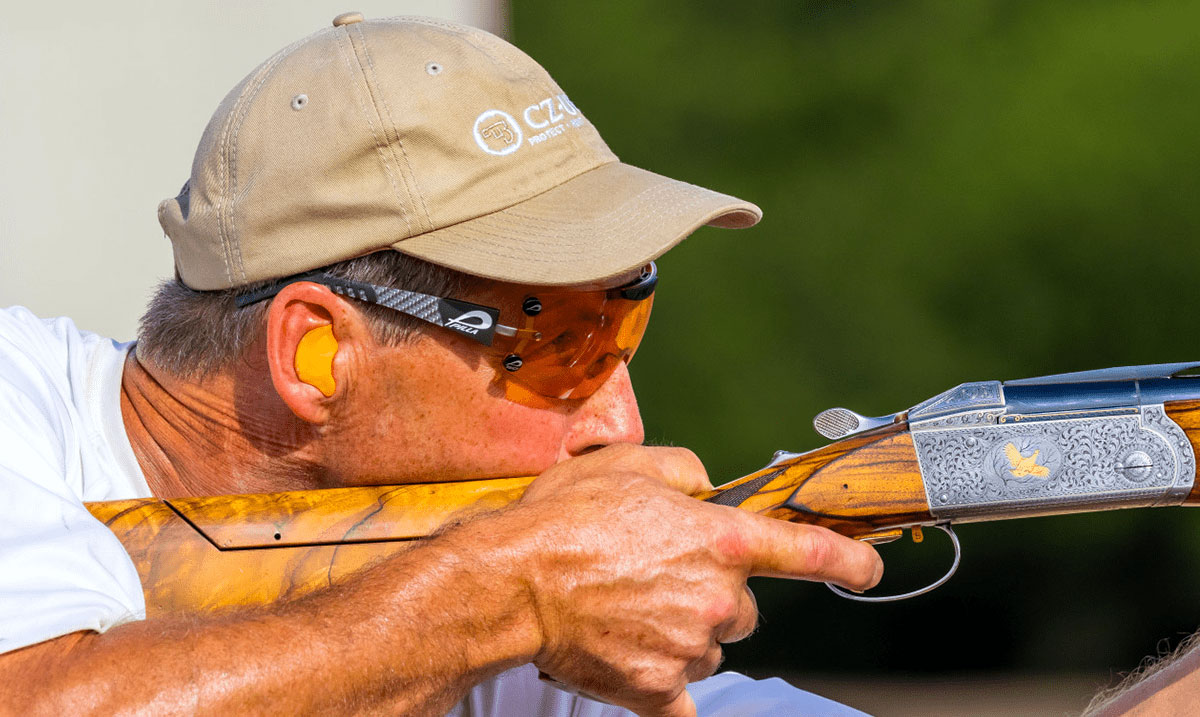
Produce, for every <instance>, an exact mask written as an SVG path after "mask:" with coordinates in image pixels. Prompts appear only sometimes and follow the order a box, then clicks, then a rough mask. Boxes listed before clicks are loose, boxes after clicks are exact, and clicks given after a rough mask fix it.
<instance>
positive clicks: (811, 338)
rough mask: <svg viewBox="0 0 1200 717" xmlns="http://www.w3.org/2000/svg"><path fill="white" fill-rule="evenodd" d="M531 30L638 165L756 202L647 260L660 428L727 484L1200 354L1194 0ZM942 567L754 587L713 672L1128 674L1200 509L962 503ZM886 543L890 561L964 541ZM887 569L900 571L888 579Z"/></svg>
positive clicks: (924, 557) (531, 12)
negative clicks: (1078, 380)
mask: <svg viewBox="0 0 1200 717" xmlns="http://www.w3.org/2000/svg"><path fill="white" fill-rule="evenodd" d="M511 24H512V37H513V41H514V42H515V43H516V44H517V45H519V46H520V47H522V48H523V49H524V50H525V51H526V52H528V53H529V54H531V55H532V56H533V57H535V58H536V59H538V60H539V61H540V62H541V63H542V64H544V65H545V66H546V67H547V68H549V69H550V70H551V72H552V73H553V74H554V76H555V78H556V79H557V80H558V81H559V83H560V84H561V85H562V86H563V88H564V89H565V90H566V91H567V92H568V93H569V94H570V96H571V99H572V100H573V101H574V102H575V104H577V105H578V106H579V107H580V108H581V109H582V110H583V111H584V113H585V114H586V115H587V116H588V117H589V118H590V119H591V120H592V121H593V122H594V123H595V124H596V125H597V126H598V127H599V128H600V130H601V132H602V133H603V134H604V136H605V138H606V139H607V141H608V142H609V144H610V146H611V147H612V148H613V149H614V150H615V151H616V152H617V154H618V155H620V156H621V158H622V159H623V160H624V161H626V162H630V163H632V164H637V165H640V166H644V167H647V168H649V169H653V170H655V171H658V172H661V173H663V174H667V175H670V176H674V177H678V178H681V179H685V180H688V181H691V182H694V183H697V184H701V185H705V186H709V187H712V188H715V189H720V190H722V191H726V192H729V193H732V194H735V195H738V196H741V197H745V198H747V199H750V200H752V201H755V202H757V203H758V204H759V205H760V206H762V208H763V209H764V210H765V214H766V217H765V219H764V221H763V223H762V224H761V225H759V226H758V227H756V228H754V229H752V230H748V231H740V232H729V231H723V230H716V229H702V230H700V231H699V232H697V234H696V235H695V236H693V237H692V238H691V239H690V240H689V241H687V242H685V243H684V244H683V245H682V246H681V247H680V248H678V249H676V250H674V251H673V252H671V253H670V254H669V255H668V256H667V257H666V258H664V259H663V260H662V261H661V262H660V268H661V271H662V277H663V278H662V283H661V285H660V286H661V289H660V293H659V295H658V300H657V303H656V306H655V320H654V322H653V323H652V327H651V333H650V336H649V337H648V339H647V341H646V343H645V344H644V345H643V349H642V351H641V353H640V354H639V356H638V360H637V361H635V362H634V364H633V367H632V369H633V375H634V381H635V386H637V388H638V390H639V397H640V401H641V406H642V411H643V415H644V417H645V421H646V429H647V438H648V440H650V441H652V442H659V443H671V444H676V445H682V446H687V447H689V448H692V449H693V450H695V451H696V452H697V453H698V454H699V455H700V457H701V458H702V459H703V460H704V461H705V463H706V464H707V466H708V468H709V471H710V473H711V475H712V476H713V478H714V480H715V481H716V482H721V481H724V480H728V479H730V478H733V477H736V476H739V475H742V474H745V473H748V472H750V471H752V470H754V469H757V468H759V467H761V466H762V465H763V464H765V463H766V462H767V460H768V459H769V458H770V455H771V453H772V451H774V450H775V449H778V448H786V449H789V450H807V449H810V448H815V447H817V446H818V445H821V443H822V440H821V439H820V438H819V437H818V436H817V435H816V434H815V433H814V432H813V431H812V429H811V424H810V419H811V417H812V416H813V415H814V414H816V413H817V412H818V411H820V410H822V409H824V408H828V407H830V406H834V405H843V406H847V407H849V408H853V409H855V410H858V411H860V412H862V413H866V414H869V415H878V414H883V413H890V412H892V411H896V410H901V409H905V408H907V407H909V406H912V405H914V404H916V403H918V402H919V401H921V400H923V399H925V398H927V397H929V396H932V395H933V394H935V393H938V392H940V391H942V390H944V389H946V388H949V387H951V386H953V385H955V384H957V383H960V382H963V381H969V380H985V379H1009V378H1019V377H1024V376H1033V375H1039V374H1047V373H1055V372H1060V371H1070V370H1077V369H1085V368H1095V367H1103V366H1115V365H1122V364H1137V363H1157V362H1164V361H1181V360H1187V359H1193V358H1200V347H1198V346H1197V341H1196V338H1195V337H1196V331H1195V329H1194V327H1195V326H1196V325H1197V323H1200V294H1198V293H1197V292H1195V291H1194V290H1193V284H1194V283H1195V281H1196V276H1197V272H1200V242H1198V241H1197V240H1196V238H1197V236H1198V235H1200V203H1197V202H1196V201H1195V199H1194V197H1195V195H1196V190H1197V187H1198V185H1200V163H1198V161H1197V160H1198V158H1200V134H1198V133H1197V131H1196V124H1197V122H1196V120H1197V117H1198V116H1200V43H1198V42H1197V41H1196V37H1197V35H1196V28H1197V27H1200V6H1198V5H1196V4H1194V3H1175V2H1163V3H1154V4H1150V3H1144V2H1128V1H1122V2H1117V1H1109V2H1099V1H1089V2H1056V3H1046V2H1012V1H1008V2H856V3H827V2H820V3H818V2H809V3H806V2H788V1H783V0H780V1H776V2H748V3H730V2H727V1H717V0H689V1H687V2H684V1H683V0H665V1H664V0H660V1H656V2H622V3H604V4H598V3H591V4H575V3H562V2H550V1H548V0H515V1H514V2H513V4H512V16H511ZM959 534H960V536H961V538H962V541H963V546H964V557H963V566H962V568H961V570H960V571H959V574H958V576H957V577H956V578H955V579H954V580H953V581H952V582H951V583H950V584H949V585H948V586H946V587H943V588H941V589H940V590H938V591H936V592H935V593H933V594H931V595H929V596H926V597H922V598H919V599H916V600H912V601H909V602H902V603H897V604H891V605H882V606H871V605H859V604H854V603H850V602H848V601H844V600H841V599H839V598H837V597H835V596H834V595H832V594H831V593H829V592H828V591H826V590H825V589H824V588H823V587H820V586H816V585H801V584H794V583H787V582H784V581H772V580H760V581H757V583H756V584H755V590H756V593H757V594H758V597H759V604H760V608H761V611H762V613H763V615H764V621H763V628H762V629H761V630H760V632H759V633H758V634H757V635H755V636H754V637H752V638H751V639H749V640H747V641H745V642H743V643H740V644H738V645H734V646H730V647H729V649H728V655H729V658H728V662H727V667H730V668H733V669H740V670H743V671H747V672H751V673H754V674H761V673H763V672H764V671H768V670H784V671H793V672H802V671H822V672H837V671H855V672H859V673H861V672H864V671H879V672H888V673H895V672H928V673H945V672H952V671H972V670H1006V671H1023V672H1024V671H1028V672H1038V673H1042V674H1049V673H1053V672H1063V671H1075V672H1080V671H1083V672H1088V673H1095V674H1099V675H1101V676H1102V677H1103V676H1106V675H1107V674H1109V672H1110V671H1114V672H1115V671H1119V670H1128V669H1130V668H1132V667H1134V666H1135V665H1136V664H1137V663H1138V661H1139V660H1140V659H1141V658H1142V657H1143V656H1144V655H1146V654H1147V653H1152V652H1154V651H1155V649H1156V644H1157V643H1158V641H1159V640H1160V639H1161V638H1170V639H1171V640H1172V641H1178V639H1179V638H1180V637H1181V636H1182V635H1184V634H1187V633H1190V632H1191V631H1192V630H1194V629H1195V628H1196V627H1197V625H1200V511H1196V512H1194V513H1193V512H1190V511H1187V510H1184V509H1159V510H1138V511H1122V512H1110V513H1101V514H1095V515H1086V516H1071V517H1060V518H1043V519H1032V520H1020V521H1012V522H1001V523H986V524H973V525H967V526H964V527H963V528H961V530H960V531H959ZM939 538H940V536H936V535H931V536H930V538H929V539H927V540H926V542H925V543H924V544H922V545H920V546H912V545H911V544H908V545H907V546H899V545H896V546H884V548H883V552H884V555H885V557H886V558H887V563H888V569H889V578H894V579H895V581H894V583H893V584H894V586H897V587H911V586H913V584H914V583H916V582H918V581H919V579H920V578H922V577H929V576H931V575H934V574H936V573H938V572H939V571H940V570H941V569H942V568H944V566H945V565H946V564H947V563H948V561H949V547H948V544H947V542H946V541H945V540H944V539H939ZM896 576H899V577H896Z"/></svg>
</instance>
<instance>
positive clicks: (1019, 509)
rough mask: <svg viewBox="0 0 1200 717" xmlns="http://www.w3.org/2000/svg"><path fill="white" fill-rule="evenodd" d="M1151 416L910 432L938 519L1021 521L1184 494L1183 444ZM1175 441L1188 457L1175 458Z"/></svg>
mask: <svg viewBox="0 0 1200 717" xmlns="http://www.w3.org/2000/svg"><path fill="white" fill-rule="evenodd" d="M1153 408H1154V407H1147V408H1146V409H1144V410H1143V411H1142V412H1141V413H1140V414H1125V415H1120V416H1114V415H1105V416H1093V417H1075V418H1069V419H1063V420H1036V421H1028V422H1024V423H1022V422H1019V421H1014V422H1012V423H1003V424H997V423H988V422H987V419H986V418H984V416H987V415H994V414H993V413H992V412H987V411H976V412H972V413H970V414H956V415H954V416H949V417H945V418H939V419H936V420H931V421H925V422H922V423H921V424H920V425H919V426H916V425H914V426H913V434H912V435H913V441H914V444H915V445H916V448H917V456H918V460H919V462H920V465H921V473H922V476H923V478H924V480H925V486H926V491H927V495H928V497H929V502H930V508H931V510H932V511H933V513H934V515H935V516H936V517H939V518H954V517H965V516H970V515H980V514H985V513H991V512H996V511H1000V510H1002V511H1003V512H1005V513H1007V514H1011V515H1020V514H1023V513H1038V512H1045V511H1046V510H1047V509H1050V508H1052V507H1053V506H1056V505H1078V504H1097V505H1099V504H1105V505H1110V504H1122V505H1150V504H1153V503H1155V502H1156V501H1160V500H1162V499H1163V498H1164V496H1167V495H1172V494H1176V493H1178V492H1179V491H1180V490H1181V488H1180V486H1184V485H1186V486H1187V487H1188V488H1189V489H1190V486H1191V485H1192V481H1193V478H1194V475H1195V456H1194V455H1193V454H1192V451H1191V448H1190V444H1187V442H1186V436H1184V435H1183V431H1182V429H1180V428H1179V427H1178V425H1176V424H1175V423H1174V422H1173V421H1171V420H1170V418H1168V417H1167V416H1166V414H1165V412H1163V411H1162V409H1161V407H1158V410H1157V411H1156V410H1151V409H1153ZM968 416H969V418H968ZM964 419H965V420H964ZM1181 439H1182V441H1183V443H1184V445H1186V446H1188V448H1187V450H1178V446H1177V444H1178V443H1179V442H1180V440H1181Z"/></svg>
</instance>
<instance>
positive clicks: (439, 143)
mask: <svg viewBox="0 0 1200 717" xmlns="http://www.w3.org/2000/svg"><path fill="white" fill-rule="evenodd" d="M333 25H334V26H333V27H331V28H326V29H325V30H322V31H320V32H317V33H315V34H313V35H310V36H309V37H306V38H304V39H303V40H300V41H298V42H296V43H295V44H293V45H290V46H288V47H286V48H284V49H283V50H281V51H280V52H278V53H277V54H275V55H274V56H273V57H271V58H270V59H268V60H267V61H266V62H264V63H263V64H262V65H260V66H259V67H258V69H256V70H255V71H254V72H252V73H250V75H249V76H248V77H246V78H245V79H244V80H242V82H241V83H239V84H238V85H237V86H236V87H234V88H233V90H232V91H231V92H230V93H229V94H228V95H227V96H226V97H225V99H224V100H223V101H222V102H221V105H220V106H219V107H218V108H217V111H216V113H215V114H214V115H213V117H212V119H211V120H210V121H209V123H208V127H207V128H206V129H205V131H204V136H203V137H202V138H201V140H200V146H199V148H198V149H197V150H196V158H195V160H194V161H193V163H192V174H191V178H190V179H189V180H188V182H187V184H185V185H184V188H183V190H182V191H181V192H180V194H179V196H177V197H175V198H173V199H167V200H165V201H163V202H162V203H161V204H159V207H158V219H159V223H160V224H162V227H163V231H165V232H166V233H167V236H169V237H170V238H171V242H172V245H173V246H174V251H175V266H176V269H177V270H178V272H179V275H180V277H181V278H182V279H183V281H184V283H186V284H187V285H188V286H190V287H192V288H193V289H199V290H209V289H226V288H230V287H236V286H242V285H245V284H248V283H252V282H256V281H261V280H265V279H273V278H278V277H284V276H289V275H292V274H296V273H299V272H302V271H307V270H310V269H314V268H317V267H320V266H325V265H327V264H332V263H334V262H338V261H342V260H345V259H350V258H353V257H356V256H361V255H363V254H368V253H371V252H374V251H379V250H382V249H388V248H392V249H395V250H398V251H401V252H403V253H405V254H408V255H411V256H415V257H419V258H421V259H425V260H427V261H430V262H433V263H435V264H440V265H442V266H447V267H450V268H452V269H457V270H459V271H464V272H467V273H470V274H475V275H478V276H483V277H488V278H492V279H498V280H502V281H509V282H517V283H528V284H556V285H565V284H580V283H587V282H593V281H600V280H603V279H606V278H610V277H614V276H616V275H618V274H622V273H624V272H626V271H628V270H630V269H632V268H635V267H637V266H641V265H643V264H645V263H646V262H648V261H650V260H651V259H654V258H656V257H658V256H659V255H661V254H662V253H664V252H665V251H667V250H668V249H670V248H671V247H672V246H674V245H675V244H677V243H679V242H680V241H681V240H682V239H683V238H684V237H686V236H687V235H688V234H690V233H691V232H693V231H694V230H695V229H696V228H698V227H700V226H701V225H704V224H711V225H714V226H721V227H748V226H751V225H753V224H754V223H756V222H757V221H758V220H759V218H760V217H761V216H762V212H761V211H760V210H759V208H758V207H756V206H754V205H753V204H750V203H748V202H744V201H742V200H740V199H736V198H734V197H730V196H727V195H724V194H719V193H717V192H713V191H710V190H708V189H703V188H701V187H696V186H693V185H691V184H686V183H684V182H678V181H675V180H673V179H668V178H666V177H662V176H659V175H657V174H653V173H651V172H647V171H645V170H642V169H638V168H636V167H631V166H629V165H627V164H622V163H621V162H619V161H618V160H617V157H616V155H614V154H613V153H612V152H611V151H610V150H609V148H608V147H607V146H606V145H605V144H604V141H603V140H602V139H601V138H600V135H599V134H598V133H597V132H596V129H595V127H593V126H592V124H591V122H589V121H588V120H587V118H586V116H585V115H584V114H583V113H582V112H581V111H580V109H579V108H578V107H576V106H575V105H574V104H573V103H572V102H571V100H570V99H569V98H568V97H567V95H566V94H565V93H564V92H563V91H562V89H561V88H559V86H558V85H557V84H555V82H554V80H553V79H551V78H550V75H548V74H547V73H546V71H545V70H543V69H542V68H541V66H539V65H538V64H537V63H536V62H534V61H533V60H532V59H530V58H529V57H528V56H527V55H525V54H524V53H523V52H521V51H520V50H518V49H517V48H515V47H513V46H512V45H510V44H508V43H507V42H505V41H503V40H501V39H499V38H497V37H495V36H493V35H490V34H488V33H486V32H483V31H481V30H477V29H474V28H470V27H463V26H460V25H454V24H451V23H447V22H441V21H438V20H431V19H422V18H391V19H386V20H363V18H362V15H360V14H358V13H347V14H345V15H339V16H338V17H337V18H335V19H334V22H333Z"/></svg>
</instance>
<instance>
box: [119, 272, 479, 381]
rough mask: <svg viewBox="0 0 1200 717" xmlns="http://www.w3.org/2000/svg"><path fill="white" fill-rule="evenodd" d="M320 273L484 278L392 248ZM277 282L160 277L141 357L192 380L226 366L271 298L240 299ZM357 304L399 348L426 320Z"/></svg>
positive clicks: (449, 289)
mask: <svg viewBox="0 0 1200 717" xmlns="http://www.w3.org/2000/svg"><path fill="white" fill-rule="evenodd" d="M323 271H325V272H326V273H328V274H330V275H332V276H336V277H339V278H342V279H351V280H354V281H360V282H365V283H369V284H378V285H380V286H384V287H389V288H397V289H408V290H409V291H419V292H421V293H423V294H432V295H434V296H462V295H464V294H470V293H472V292H474V291H477V290H478V289H479V288H480V287H481V286H482V284H483V281H484V280H483V279H480V278H478V277H475V276H471V275H468V274H463V273H461V272H457V271H453V270H451V269H447V268H445V267H441V266H437V265H436V264H430V263H428V262H425V261H421V260H420V259H415V258H413V257H410V256H404V255H403V254H401V253H400V252H397V251H391V250H386V251H380V252H376V253H374V254H367V255H366V256H360V257H358V258H356V259H349V260H347V261H343V262H339V263H337V264H331V265H330V266H327V267H324V269H323ZM274 281H275V280H271V281H263V282H258V283H255V284H249V285H247V286H239V287H235V288H232V289H224V290H221V291H195V290H193V289H189V288H188V287H187V286H185V285H184V283H183V282H182V281H180V279H179V276H178V274H176V276H175V278H173V279H167V280H165V281H163V282H162V283H161V284H159V285H158V288H157V290H155V292H154V296H153V297H152V298H151V299H150V303H149V305H148V306H147V307H146V313H145V314H144V315H143V316H142V320H141V322H140V324H139V327H138V343H137V356H138V359H139V360H141V361H147V362H149V363H151V364H152V365H154V366H155V367H157V368H159V369H162V370H165V371H167V372H168V373H171V374H173V375H175V376H178V377H180V378H188V379H199V378H204V377H205V376H209V375H211V374H213V373H217V372H220V371H221V370H223V369H225V368H227V367H228V366H229V365H230V364H231V363H233V362H234V361H236V360H237V359H239V358H241V357H242V356H243V354H244V353H245V352H246V349H247V348H248V347H249V346H250V345H251V344H253V343H254V341H255V340H256V339H258V338H259V337H260V336H261V335H262V332H263V330H264V328H265V326H266V316H267V308H268V307H269V306H270V303H271V302H269V301H263V302H259V303H257V304H251V305H249V306H246V307H244V308H238V306H237V304H236V303H235V299H236V298H237V296H238V295H240V294H244V293H249V292H251V291H254V290H256V289H260V288H262V287H265V286H267V285H269V284H271V283H273V282H274ZM355 303H356V305H358V307H359V310H360V311H362V313H363V315H364V316H365V317H366V319H367V325H368V326H369V327H370V329H371V332H372V334H374V337H375V339H376V340H377V341H379V342H380V343H382V344H385V345H389V346H395V345H398V344H400V343H402V342H404V341H406V340H409V339H411V338H412V337H413V335H415V333H416V332H417V330H418V329H419V328H420V327H422V326H424V325H426V324H424V323H423V322H422V321H420V320H419V319H415V318H412V317H410V316H406V315H404V314H401V313H400V312H398V311H393V310H391V309H388V308H385V307H383V306H377V305H375V304H368V303H359V302H355Z"/></svg>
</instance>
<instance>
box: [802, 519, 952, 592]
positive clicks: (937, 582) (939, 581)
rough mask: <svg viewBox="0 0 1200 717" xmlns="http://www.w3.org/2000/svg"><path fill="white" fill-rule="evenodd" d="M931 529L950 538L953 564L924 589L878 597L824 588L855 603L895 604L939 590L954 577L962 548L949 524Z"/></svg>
mask: <svg viewBox="0 0 1200 717" xmlns="http://www.w3.org/2000/svg"><path fill="white" fill-rule="evenodd" d="M933 527H935V528H937V529H939V530H941V531H942V532H943V533H945V534H946V535H949V536H950V542H951V544H953V545H954V564H953V565H951V566H950V569H949V570H947V571H946V574H945V575H943V576H942V577H940V578H938V579H937V580H935V581H933V582H932V583H930V584H928V585H926V586H925V587H923V588H920V589H917V590H913V591H912V592H907V593H900V594H899V595H879V596H867V595H856V594H854V593H852V592H848V591H846V590H843V589H842V588H839V587H838V586H837V585H834V584H833V583H825V587H827V588H829V589H830V590H832V591H833V592H834V593H835V594H837V595H838V596H839V597H844V598H846V599H847V600H854V601H855V602H895V601H897V600H907V599H909V598H914V597H916V596H918V595H924V594H925V593H927V592H930V591H932V590H936V589H937V588H940V587H941V586H943V585H945V584H946V581H948V580H949V579H950V578H952V577H954V573H955V572H957V571H958V563H959V561H961V560H962V546H961V545H959V543H958V536H957V535H955V534H954V528H951V527H950V524H949V523H945V524H941V523H939V524H937V525H935V526H933Z"/></svg>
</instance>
